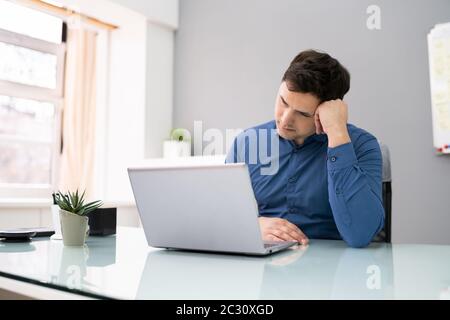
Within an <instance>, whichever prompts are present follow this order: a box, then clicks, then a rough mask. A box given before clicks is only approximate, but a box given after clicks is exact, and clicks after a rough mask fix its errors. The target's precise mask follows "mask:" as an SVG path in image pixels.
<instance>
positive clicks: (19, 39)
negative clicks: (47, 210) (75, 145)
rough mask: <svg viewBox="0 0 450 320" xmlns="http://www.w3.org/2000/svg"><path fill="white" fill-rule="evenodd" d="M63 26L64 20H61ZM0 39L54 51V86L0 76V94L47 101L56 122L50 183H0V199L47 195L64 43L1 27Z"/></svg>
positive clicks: (57, 145)
mask: <svg viewBox="0 0 450 320" xmlns="http://www.w3.org/2000/svg"><path fill="white" fill-rule="evenodd" d="M62 23H63V25H62V28H64V21H63V22H62ZM0 42H3V43H7V44H11V45H15V46H19V47H23V48H27V49H32V50H36V51H40V52H43V53H50V54H54V55H55V56H56V57H57V66H56V68H57V72H56V88H55V89H50V88H44V87H39V86H32V85H27V84H22V83H18V82H12V81H8V80H1V79H0V95H5V96H10V97H14V98H22V99H30V100H36V101H41V102H48V103H51V104H53V105H54V107H55V117H54V121H55V125H54V134H53V139H52V141H51V142H50V143H48V144H49V145H51V146H52V159H51V168H50V170H51V177H50V183H49V184H31V183H30V184H18V183H0V198H48V197H49V196H50V194H51V193H52V191H53V190H54V189H55V187H56V184H57V181H58V172H59V167H60V160H61V137H62V112H63V106H64V72H65V58H66V44H65V43H64V42H61V43H60V44H58V43H52V42H48V41H45V40H41V39H36V38H32V37H29V36H26V35H23V34H19V33H15V32H12V31H9V30H4V29H0ZM0 140H1V141H5V140H9V141H17V142H21V143H33V142H35V143H42V141H39V140H37V139H36V140H33V139H32V138H30V139H26V140H27V141H24V139H22V138H20V137H14V136H9V135H8V136H7V135H0Z"/></svg>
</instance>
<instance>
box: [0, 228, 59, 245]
mask: <svg viewBox="0 0 450 320" xmlns="http://www.w3.org/2000/svg"><path fill="white" fill-rule="evenodd" d="M54 233H55V231H54V230H52V229H48V228H18V229H7V230H0V238H1V239H2V240H3V241H10V242H27V241H30V240H31V238H35V237H50V236H51V235H52V234H54Z"/></svg>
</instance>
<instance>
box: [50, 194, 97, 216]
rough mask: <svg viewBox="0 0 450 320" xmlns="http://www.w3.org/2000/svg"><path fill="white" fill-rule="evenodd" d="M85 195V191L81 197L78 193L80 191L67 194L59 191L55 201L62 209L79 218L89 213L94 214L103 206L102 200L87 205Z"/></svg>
mask: <svg viewBox="0 0 450 320" xmlns="http://www.w3.org/2000/svg"><path fill="white" fill-rule="evenodd" d="M84 195H85V191H83V193H82V194H81V195H80V194H79V193H78V190H77V191H75V192H70V191H68V192H67V193H62V192H60V191H58V192H56V193H54V194H53V199H54V201H55V202H56V204H57V205H58V206H59V208H60V209H62V210H65V211H69V212H71V213H74V214H77V215H79V216H85V215H87V214H88V213H89V212H92V211H94V210H95V209H97V208H99V207H100V206H102V205H103V202H102V201H101V200H97V201H93V202H89V203H86V204H85V203H84V202H85V199H84Z"/></svg>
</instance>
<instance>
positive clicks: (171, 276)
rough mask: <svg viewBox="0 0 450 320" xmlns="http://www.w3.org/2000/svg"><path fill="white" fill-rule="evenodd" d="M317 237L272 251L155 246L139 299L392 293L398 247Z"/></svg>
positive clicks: (377, 296) (376, 296)
mask: <svg viewBox="0 0 450 320" xmlns="http://www.w3.org/2000/svg"><path fill="white" fill-rule="evenodd" d="M386 246H388V245H385V244H378V245H376V246H374V247H371V248H369V249H366V250H358V249H351V248H348V247H347V246H346V245H345V244H344V243H343V242H331V243H328V242H316V243H314V241H313V242H312V244H311V245H310V246H307V247H302V246H299V247H296V248H292V249H289V250H286V251H285V252H281V253H278V254H276V255H273V256H270V257H242V256H231V255H218V254H198V253H197V254H195V253H191V252H182V251H151V252H149V253H148V255H147V261H146V264H145V268H144V271H143V272H142V278H141V282H140V285H139V289H138V292H137V295H136V298H137V299H202V298H205V296H207V297H210V298H213V299H330V298H331V299H345V298H351V299H382V298H392V297H393V292H392V285H390V284H391V283H392V272H393V271H392V270H393V266H392V251H391V250H385V249H386Z"/></svg>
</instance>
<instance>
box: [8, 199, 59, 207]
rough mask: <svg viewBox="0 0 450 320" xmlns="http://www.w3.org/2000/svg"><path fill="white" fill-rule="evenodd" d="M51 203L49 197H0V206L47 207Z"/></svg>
mask: <svg viewBox="0 0 450 320" xmlns="http://www.w3.org/2000/svg"><path fill="white" fill-rule="evenodd" d="M51 204H52V200H51V199H43V198H26V199H18V198H2V199H0V208H8V209H12V208H48V207H49V206H50V205H51Z"/></svg>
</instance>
